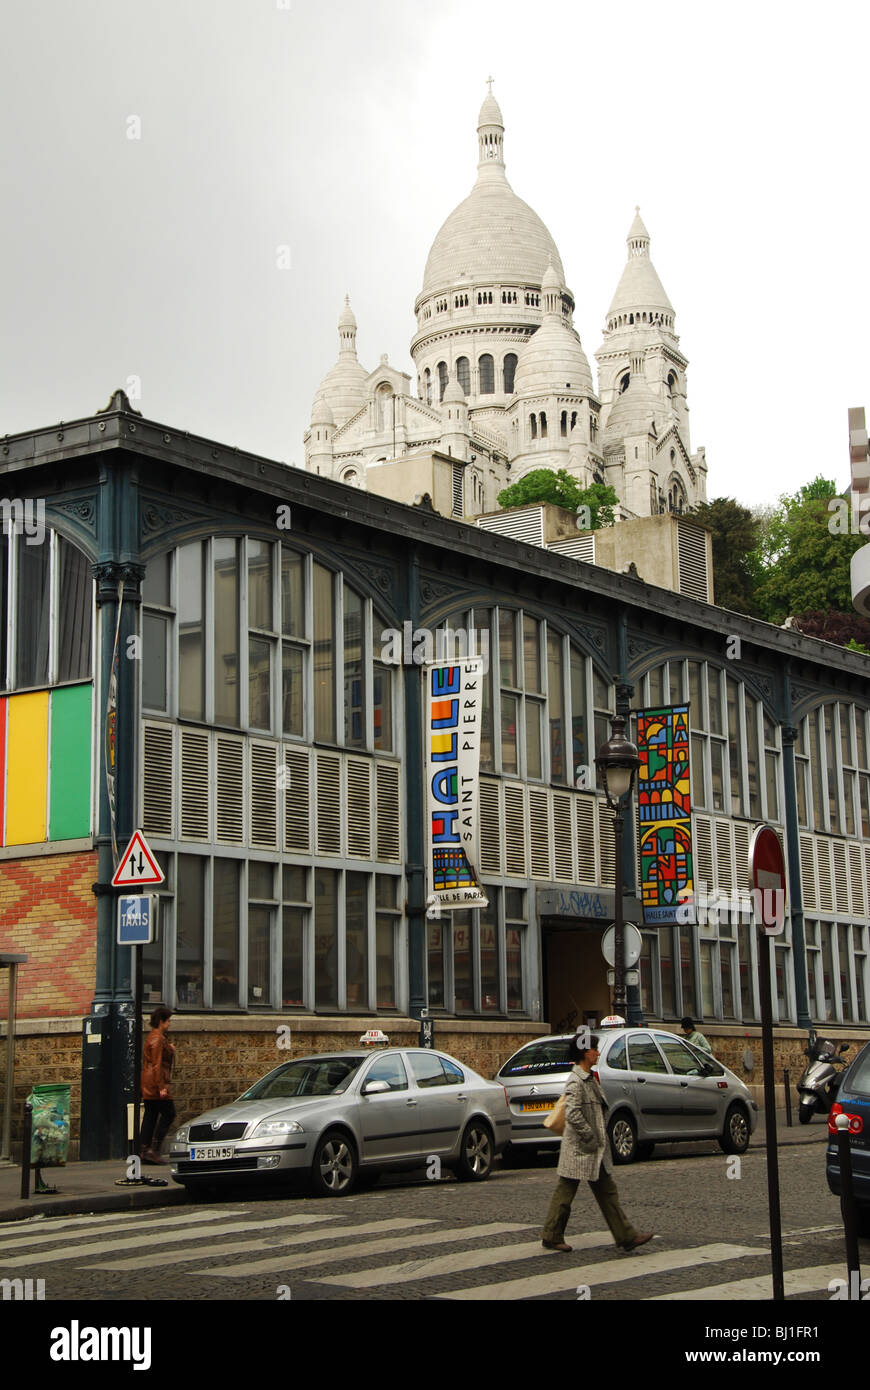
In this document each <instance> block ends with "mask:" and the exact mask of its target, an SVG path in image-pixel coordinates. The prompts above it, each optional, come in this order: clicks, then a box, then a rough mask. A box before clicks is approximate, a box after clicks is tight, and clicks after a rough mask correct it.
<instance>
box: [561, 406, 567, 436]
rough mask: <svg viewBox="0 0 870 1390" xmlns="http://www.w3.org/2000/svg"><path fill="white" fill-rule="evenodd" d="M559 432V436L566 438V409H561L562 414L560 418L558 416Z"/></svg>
mask: <svg viewBox="0 0 870 1390" xmlns="http://www.w3.org/2000/svg"><path fill="white" fill-rule="evenodd" d="M559 434H560V435H561V437H562V438H563V439H567V437H568V412H567V410H563V411H562V415H561V418H560V420H559Z"/></svg>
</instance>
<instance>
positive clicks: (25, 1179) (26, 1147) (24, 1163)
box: [21, 1101, 33, 1202]
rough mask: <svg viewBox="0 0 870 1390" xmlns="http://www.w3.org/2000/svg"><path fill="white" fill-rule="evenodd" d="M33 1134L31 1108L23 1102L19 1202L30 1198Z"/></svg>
mask: <svg viewBox="0 0 870 1390" xmlns="http://www.w3.org/2000/svg"><path fill="white" fill-rule="evenodd" d="M32 1134H33V1107H32V1106H31V1105H29V1104H28V1103H27V1101H25V1102H24V1139H23V1141H22V1144H21V1200H22V1202H26V1201H27V1199H28V1197H29V1196H30V1143H31V1136H32Z"/></svg>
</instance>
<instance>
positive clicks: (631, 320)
mask: <svg viewBox="0 0 870 1390" xmlns="http://www.w3.org/2000/svg"><path fill="white" fill-rule="evenodd" d="M628 321H629V323H634V314H629V316H628Z"/></svg>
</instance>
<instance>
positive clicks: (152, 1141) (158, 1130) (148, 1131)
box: [139, 1100, 175, 1150]
mask: <svg viewBox="0 0 870 1390" xmlns="http://www.w3.org/2000/svg"><path fill="white" fill-rule="evenodd" d="M144 1105H145V1118H144V1120H143V1121H142V1128H141V1130H140V1131H139V1144H140V1147H141V1148H143V1149H158V1150H159V1148H160V1145H161V1144H162V1143H163V1140H164V1139H165V1138H166V1132H167V1130H168V1129H169V1126H170V1125H171V1124H172V1121H173V1120H174V1119H175V1103H174V1101H171V1100H146V1101H145V1102H144Z"/></svg>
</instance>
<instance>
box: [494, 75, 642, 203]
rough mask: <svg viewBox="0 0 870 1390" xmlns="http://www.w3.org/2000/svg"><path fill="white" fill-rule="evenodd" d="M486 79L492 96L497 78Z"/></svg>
mask: <svg viewBox="0 0 870 1390" xmlns="http://www.w3.org/2000/svg"><path fill="white" fill-rule="evenodd" d="M486 81H487V85H488V86H489V95H490V96H492V84H493V82H494V81H495V78H494V77H488V78H487V79H486ZM638 212H640V208H638Z"/></svg>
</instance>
